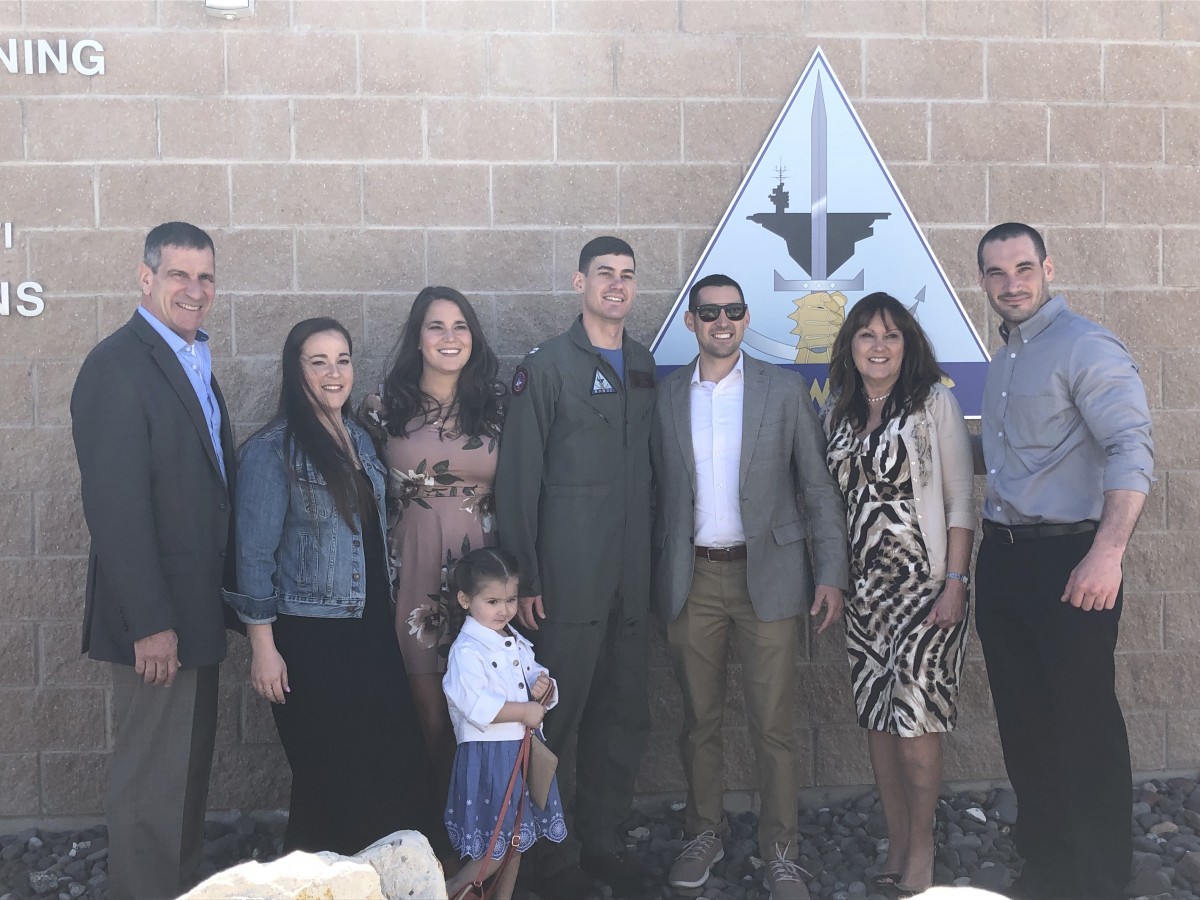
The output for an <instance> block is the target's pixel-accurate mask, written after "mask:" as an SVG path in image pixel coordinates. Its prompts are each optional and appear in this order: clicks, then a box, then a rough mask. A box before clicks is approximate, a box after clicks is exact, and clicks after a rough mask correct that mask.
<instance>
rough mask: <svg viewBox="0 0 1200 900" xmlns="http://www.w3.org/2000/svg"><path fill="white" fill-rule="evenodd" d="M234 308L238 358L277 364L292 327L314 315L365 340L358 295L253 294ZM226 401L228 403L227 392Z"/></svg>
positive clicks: (360, 300) (227, 378)
mask: <svg viewBox="0 0 1200 900" xmlns="http://www.w3.org/2000/svg"><path fill="white" fill-rule="evenodd" d="M232 306H233V320H234V324H235V327H236V329H237V346H236V352H237V354H238V356H265V357H270V358H271V359H273V360H274V361H275V362H276V363H278V360H279V354H280V352H281V351H282V350H283V340H284V338H285V337H287V333H288V332H289V331H290V330H291V328H292V326H293V325H295V324H296V323H297V322H299V321H301V320H302V319H309V318H312V317H313V316H331V317H333V318H335V319H337V320H338V321H339V322H341V323H342V324H343V325H345V326H346V330H347V331H349V332H350V336H351V337H352V338H353V339H354V340H355V341H356V342H357V341H359V340H361V338H362V299H361V297H359V296H358V295H357V294H340V293H339V294H305V295H300V296H297V295H280V294H250V295H247V296H242V297H237V298H236V299H234V300H233V301H232ZM235 362H236V361H235ZM276 377H278V373H276ZM223 380H224V381H228V382H232V381H234V378H232V377H225V378H224V379H223ZM225 399H226V400H227V401H228V400H229V394H228V393H227V394H226V398H225ZM230 415H233V411H232V409H231V410H230ZM235 418H236V417H235Z"/></svg>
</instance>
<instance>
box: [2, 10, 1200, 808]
mask: <svg viewBox="0 0 1200 900" xmlns="http://www.w3.org/2000/svg"><path fill="white" fill-rule="evenodd" d="M62 37H65V38H67V39H68V40H69V41H70V42H71V43H72V44H73V43H74V42H75V41H77V40H81V39H85V38H91V39H95V40H98V41H99V42H101V43H102V45H103V47H104V60H105V73H104V74H103V75H96V76H91V77H88V76H85V75H82V74H78V73H76V72H71V73H69V74H66V75H59V74H47V75H26V74H9V73H8V72H7V71H6V70H5V69H3V68H0V222H12V223H13V242H14V246H13V248H12V249H11V250H4V249H2V247H0V280H2V281H7V282H9V283H10V295H12V294H14V293H15V290H16V286H17V284H19V283H21V282H24V281H36V282H38V283H40V284H41V285H42V286H43V294H42V296H43V298H44V303H45V311H44V313H43V314H42V315H40V316H37V317H32V318H26V317H22V316H20V315H18V314H16V312H15V309H14V311H13V312H12V314H10V315H9V316H7V317H0V385H2V389H0V818H5V817H8V818H19V817H40V818H50V817H55V816H88V815H94V814H96V813H98V812H99V811H100V802H101V795H102V789H103V784H104V771H105V763H106V752H107V749H108V747H109V746H110V743H111V740H112V725H111V721H110V714H109V700H108V684H107V678H106V673H105V670H104V668H103V667H102V666H100V665H97V664H93V663H90V662H88V661H86V660H83V659H81V658H80V657H79V654H78V648H79V637H80V635H79V619H80V608H81V596H82V590H83V584H84V577H85V568H86V565H85V564H86V559H85V556H84V554H85V552H86V547H87V536H86V530H85V529H84V527H83V523H82V517H81V515H80V509H79V502H78V476H77V473H76V469H75V463H74V454H73V450H72V446H71V440H70V432H69V415H68V408H67V401H68V396H69V392H70V387H71V384H72V381H73V378H74V375H75V372H76V370H77V367H78V365H79V362H80V360H81V359H82V357H83V355H84V354H85V353H86V352H87V350H88V349H89V348H90V347H91V346H92V345H93V344H94V343H96V341H97V340H99V339H100V338H101V337H103V336H104V335H105V334H107V333H109V332H110V331H112V330H113V329H114V328H115V327H117V326H118V325H119V324H121V323H122V322H123V321H124V320H125V319H127V318H128V316H129V315H130V313H131V311H132V309H133V307H134V305H135V303H136V302H137V295H136V289H135V281H134V275H135V266H136V263H137V260H138V256H139V253H140V244H141V241H142V238H143V237H144V234H145V231H146V230H147V228H148V227H150V226H152V225H154V224H156V223H158V222H160V221H163V220H166V219H172V218H183V219H188V220H191V221H193V222H196V223H198V224H200V225H202V226H205V227H206V228H209V229H211V230H212V232H213V234H214V237H215V238H216V241H217V248H218V280H219V288H220V300H219V303H218V305H217V307H216V309H215V311H214V312H213V314H212V316H211V318H210V326H211V331H212V333H213V347H214V352H215V355H216V357H217V359H216V369H217V372H218V374H219V376H220V378H221V380H222V383H223V385H224V386H225V390H226V392H227V395H228V397H229V399H230V408H231V413H232V417H233V418H234V420H235V423H236V429H237V434H238V435H239V437H242V438H244V437H245V436H247V435H248V434H249V433H250V431H251V429H252V428H253V427H254V425H255V424H256V423H259V422H262V421H263V420H264V419H266V418H267V417H268V416H269V415H270V412H271V410H272V406H273V402H274V396H275V391H276V368H277V365H276V357H277V354H278V352H279V349H280V347H281V345H282V341H283V336H284V334H285V332H286V330H287V328H288V327H289V326H290V325H291V324H292V323H293V322H295V321H296V320H298V319H300V318H303V317H306V316H311V315H316V314H324V313H329V314H332V315H335V316H337V317H338V318H340V319H341V320H342V321H343V322H344V323H345V324H346V325H347V326H348V327H349V329H350V331H351V332H352V333H353V334H354V336H355V340H356V347H357V353H358V372H359V379H360V385H361V386H369V385H372V384H373V383H375V382H376V381H377V379H378V377H379V373H380V372H381V370H382V367H383V364H384V360H385V358H386V356H387V353H388V351H389V349H390V347H391V345H392V343H393V341H394V340H395V338H396V335H397V329H398V325H399V323H400V322H401V321H402V319H403V317H404V315H405V313H406V311H407V308H408V305H409V304H410V302H411V299H412V297H413V295H414V294H415V293H416V291H417V290H419V289H420V287H421V286H423V285H425V284H429V283H446V284H451V285H454V286H457V287H458V288H460V289H462V290H463V291H465V292H466V293H467V294H468V296H470V297H471V298H472V300H473V301H474V302H475V303H476V304H477V305H478V307H479V309H480V312H481V314H482V318H483V321H484V323H485V327H486V328H487V331H488V334H489V337H490V339H491V340H492V341H494V343H495V345H496V347H497V348H498V350H499V352H500V354H501V355H502V356H503V357H504V361H505V365H506V368H511V366H512V365H513V364H515V361H516V360H517V359H518V358H519V357H520V356H521V355H522V354H523V353H524V352H525V351H526V350H527V349H528V348H529V347H531V346H532V345H534V344H535V343H537V342H538V341H539V340H541V339H542V338H544V337H546V336H548V335H550V334H552V333H555V332H557V331H559V330H561V329H562V328H564V327H565V326H566V325H567V324H568V322H569V321H570V320H571V318H572V317H573V316H574V314H575V311H576V309H577V301H576V299H575V297H574V295H573V294H572V293H571V292H570V284H569V276H570V273H571V271H572V270H573V268H574V264H575V262H574V261H575V257H576V254H577V252H578V248H579V246H580V245H581V243H582V241H583V240H585V239H586V238H587V237H589V236H592V235H594V234H596V233H600V232H616V233H618V234H621V235H624V236H625V237H626V238H628V239H629V240H630V241H631V242H632V243H633V245H634V246H635V247H636V248H637V251H638V263H639V265H638V269H639V280H640V287H641V294H640V296H639V298H638V301H637V305H636V310H635V313H634V315H633V319H632V323H631V325H632V330H633V331H634V333H635V334H636V335H637V336H638V337H640V338H642V339H644V340H648V339H650V338H651V337H652V336H653V334H654V333H655V331H656V329H657V327H658V325H659V324H660V322H661V320H662V318H663V317H664V315H665V314H666V311H667V308H668V305H669V303H670V301H671V300H672V299H673V297H674V295H675V292H676V291H677V290H678V287H679V285H680V284H681V282H682V281H683V279H685V278H686V277H687V274H688V272H689V271H690V269H691V266H692V264H693V262H694V260H695V259H696V257H697V255H698V254H699V252H700V250H701V248H702V247H703V246H704V243H705V242H706V240H707V239H708V237H709V235H710V233H711V230H712V228H713V227H714V224H715V223H716V221H717V220H718V219H719V217H720V216H721V214H722V212H723V211H724V209H725V207H726V205H727V204H728V202H729V200H730V198H731V195H732V192H733V190H734V189H735V188H736V186H737V185H738V183H739V181H740V179H741V177H742V175H743V173H744V171H745V168H746V166H747V165H748V164H749V163H750V161H751V160H752V159H753V156H754V154H755V152H756V151H757V148H758V146H759V144H760V143H761V141H762V139H763V137H764V135H765V133H766V130H767V128H768V127H769V126H770V124H771V123H772V122H773V120H774V118H775V116H776V115H777V114H778V112H779V110H780V108H781V105H782V101H783V100H784V99H785V98H786V97H787V95H788V94H789V93H790V91H791V89H792V87H793V86H794V84H795V81H796V79H797V78H798V77H799V75H800V72H801V71H802V69H803V67H804V65H805V63H806V62H807V60H808V58H809V56H810V54H811V53H812V50H813V49H814V48H815V47H816V46H817V45H820V46H822V47H823V48H824V50H825V51H826V54H827V56H828V58H829V61H830V63H831V65H832V67H833V68H834V70H835V71H836V72H837V74H838V76H839V78H840V79H841V81H842V83H843V85H844V86H845V88H846V90H847V92H848V94H849V95H850V97H851V98H852V100H853V102H854V104H855V106H856V108H857V110H858V112H859V113H860V115H861V116H862V118H863V120H864V121H865V123H866V125H867V128H868V130H869V131H870V133H871V135H872V137H873V138H874V140H875V142H876V144H877V145H878V147H879V148H880V150H881V152H882V154H883V156H884V157H885V159H886V160H887V162H888V164H889V166H890V167H891V171H892V173H893V174H894V176H895V177H896V179H897V181H898V183H899V185H900V187H901V190H902V191H903V193H904V194H905V196H906V198H907V200H908V202H909V204H910V205H911V207H912V209H913V211H914V213H915V215H916V217H917V219H918V220H919V221H920V223H921V224H922V226H923V227H924V229H925V231H926V234H927V235H928V236H929V238H930V240H931V242H932V244H933V247H934V249H935V252H936V253H937V254H938V256H939V258H940V260H941V263H942V265H943V266H944V267H945V269H946V271H947V272H948V273H949V275H950V278H951V280H952V283H953V284H954V286H955V287H956V289H957V290H958V291H959V293H960V296H961V297H962V298H963V300H964V302H965V304H966V307H967V309H968V310H969V311H970V314H971V315H972V317H973V318H974V320H975V323H976V326H977V327H978V328H979V329H980V331H981V333H984V334H987V335H988V336H989V340H990V341H991V342H993V343H994V342H995V337H994V334H995V325H996V321H995V319H994V317H993V316H991V315H990V314H989V312H988V310H987V305H986V303H985V301H984V299H983V297H982V295H981V294H980V292H979V290H978V287H977V285H976V272H975V264H974V248H975V242H976V240H977V239H978V237H979V235H980V234H981V232H982V231H983V229H984V228H985V227H986V226H987V225H988V224H992V223H996V222H999V221H1003V220H1006V219H1011V218H1019V219H1025V220H1029V221H1031V222H1033V223H1036V224H1038V225H1041V226H1043V227H1044V228H1045V231H1046V234H1047V238H1048V241H1049V243H1050V246H1051V252H1052V253H1053V255H1054V257H1055V259H1056V262H1057V272H1058V278H1059V284H1060V285H1061V286H1063V287H1065V289H1066V290H1067V292H1068V294H1069V296H1070V298H1071V301H1072V303H1073V304H1074V306H1075V307H1076V308H1077V309H1079V310H1081V311H1083V312H1084V313H1086V314H1088V315H1090V316H1094V317H1095V318H1097V319H1099V320H1100V321H1101V322H1103V323H1105V324H1106V325H1108V326H1110V327H1111V328H1113V329H1114V330H1115V331H1116V332H1117V333H1118V334H1120V335H1121V336H1123V337H1124V338H1125V339H1126V341H1127V342H1128V343H1129V344H1130V346H1131V347H1132V349H1133V352H1134V354H1135V356H1136V357H1137V359H1138V361H1139V363H1140V364H1141V366H1142V373H1143V377H1144V379H1145V382H1146V388H1147V391H1148V392H1149V396H1150V403H1151V405H1152V407H1153V409H1154V420H1155V421H1154V425H1155V438H1156V442H1157V445H1158V465H1159V473H1158V474H1159V480H1158V484H1157V485H1156V487H1155V490H1154V493H1153V495H1152V497H1151V499H1150V502H1149V504H1148V506H1147V508H1146V512H1145V515H1144V516H1143V520H1142V524H1141V527H1140V529H1139V532H1138V534H1137V536H1136V538H1135V541H1134V545H1133V547H1132V548H1131V550H1130V552H1129V555H1128V558H1127V562H1128V565H1127V568H1126V574H1127V582H1126V584H1127V595H1126V610H1125V616H1124V627H1123V629H1122V636H1121V644H1120V655H1119V660H1118V677H1119V682H1120V693H1121V697H1122V700H1123V701H1124V704H1125V708H1126V711H1127V713H1128V718H1129V724H1130V737H1131V741H1132V745H1133V755H1134V766H1135V768H1137V769H1139V770H1143V771H1160V770H1171V769H1181V768H1185V769H1187V768H1190V769H1194V768H1196V767H1197V766H1198V765H1200V699H1198V695H1197V692H1196V690H1195V686H1196V684H1197V683H1198V682H1200V647H1198V646H1197V639H1198V637H1200V589H1198V588H1197V582H1198V581H1200V561H1198V560H1200V556H1198V555H1197V553H1196V546H1197V539H1198V537H1200V534H1198V532H1200V499H1197V498H1200V451H1198V450H1197V449H1196V445H1195V442H1194V437H1195V435H1196V434H1197V433H1200V379H1198V378H1197V374H1196V373H1197V365H1198V364H1200V352H1198V351H1197V349H1196V340H1197V336H1198V335H1200V302H1198V301H1200V290H1198V285H1200V228H1198V227H1197V225H1196V212H1195V211H1196V208H1197V205H1196V204H1197V200H1196V198H1197V196H1200V3H1193V2H1173V0H1162V2H1160V0H1152V2H1144V0H1111V2H1083V0H1065V2H1059V0H1028V2H1024V0H1001V2H966V0H928V2H920V0H914V2H905V0H882V2H875V0H857V2H856V0H846V2H842V0H790V2H760V0H744V2H702V0H606V2H596V0H495V2H486V0H484V2H451V0H425V2H418V0H412V2H385V0H377V2H358V0H258V2H257V14H256V15H255V16H254V17H253V18H250V19H244V20H241V21H235V22H223V21H221V20H218V19H214V18H211V17H208V16H206V15H205V14H204V11H203V7H202V2H201V0H107V2H51V0H0V47H3V48H6V47H7V43H6V41H7V39H8V38H16V39H18V40H19V41H23V40H24V39H26V38H35V39H36V38H51V39H54V40H57V39H58V38H62ZM14 306H15V304H14ZM805 646H806V650H805V654H804V658H803V659H801V660H800V661H799V663H798V666H799V684H800V690H799V691H798V693H797V696H796V708H797V712H798V713H799V716H798V718H799V723H798V729H797V735H796V745H797V748H798V751H799V758H800V766H801V782H802V784H804V785H808V786H839V785H853V784H863V783H868V782H869V781H870V768H869V765H868V761H867V757H866V753H865V742H864V740H863V736H862V733H861V732H860V731H859V729H858V728H857V727H856V726H855V725H854V724H853V716H852V713H851V699H850V692H849V685H848V673H847V665H846V662H845V658H844V653H843V651H842V644H841V638H840V636H839V635H826V636H824V637H822V638H820V639H809V640H808V641H807V642H806V644H805ZM972 651H973V652H972V656H971V660H970V662H969V663H968V665H967V673H966V684H965V691H964V696H963V698H962V722H961V727H960V728H959V730H958V731H957V732H956V733H955V734H954V736H953V737H952V738H950V739H949V741H948V742H947V766H946V774H947V777H948V778H950V779H960V780H965V779H983V778H993V777H1001V776H1002V775H1003V765H1002V762H1001V759H1000V753H999V749H998V741H997V737H996V732H995V727H994V725H993V722H992V713H991V704H990V700H989V697H988V691H987V686H986V680H985V675H984V669H983V664H982V661H981V660H980V658H979V654H978V644H977V642H975V643H974V644H973V646H972ZM733 671H734V674H733V677H732V680H731V684H730V701H731V702H730V704H729V716H728V722H727V747H728V761H727V769H728V772H727V777H728V783H729V785H730V787H733V788H745V787H749V786H750V785H751V783H752V766H751V754H750V750H749V742H748V740H747V736H746V729H745V719H744V717H743V714H742V703H741V702H740V696H741V691H742V685H741V681H740V679H739V677H738V674H737V668H736V667H735V668H734V670H733ZM246 677H247V653H246V648H245V646H244V644H243V643H242V642H241V640H240V639H236V640H234V641H232V645H231V653H230V659H229V661H228V662H227V664H226V665H225V667H224V670H223V673H222V689H221V691H222V693H221V726H220V737H219V747H218V751H217V760H216V765H215V768H214V772H213V786H212V787H213V789H212V794H211V802H212V806H213V808H215V809H222V808H230V807H243V808H254V807H275V806H280V805H283V804H284V803H285V802H286V796H287V784H288V776H287V768H286V765H285V762H284V758H283V754H282V753H281V751H280V748H279V747H278V745H277V744H276V742H275V736H274V728H273V725H272V722H271V718H270V714H269V712H268V710H267V709H266V706H265V704H264V703H263V702H262V701H261V700H259V698H257V697H256V696H255V695H254V694H253V693H252V692H251V691H249V690H248V689H247V687H246ZM651 688H652V694H653V696H654V710H655V730H654V733H653V739H652V742H651V751H650V753H649V755H648V756H647V758H646V762H645V764H644V767H643V772H642V778H641V788H642V790H644V791H647V792H657V791H672V790H678V789H681V788H682V781H681V778H680V776H679V769H678V764H677V761H676V751H675V736H676V732H677V728H678V725H679V716H678V712H677V707H678V691H677V689H676V687H675V685H674V681H673V678H672V676H671V674H670V671H669V669H668V667H667V663H666V656H665V654H664V652H663V648H662V645H661V643H660V644H658V645H657V646H656V648H655V652H654V659H653V671H652V684H651Z"/></svg>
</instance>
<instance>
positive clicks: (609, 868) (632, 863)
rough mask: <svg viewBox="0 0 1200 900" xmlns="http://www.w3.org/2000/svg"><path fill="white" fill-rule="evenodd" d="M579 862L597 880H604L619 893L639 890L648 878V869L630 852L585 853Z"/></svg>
mask: <svg viewBox="0 0 1200 900" xmlns="http://www.w3.org/2000/svg"><path fill="white" fill-rule="evenodd" d="M579 864H580V865H581V866H583V869H584V871H585V872H587V873H588V874H589V875H591V876H592V877H593V878H595V879H596V880H597V881H603V882H604V883H605V884H607V885H608V886H609V887H611V888H612V889H613V891H615V892H618V893H631V892H634V891H637V890H638V889H639V888H641V886H642V882H643V880H645V878H646V870H645V869H644V868H643V867H642V864H641V863H640V862H638V861H637V859H636V858H635V857H634V856H633V855H632V854H630V853H620V852H617V853H598V854H596V855H591V854H584V856H583V858H582V859H581V860H580V861H579Z"/></svg>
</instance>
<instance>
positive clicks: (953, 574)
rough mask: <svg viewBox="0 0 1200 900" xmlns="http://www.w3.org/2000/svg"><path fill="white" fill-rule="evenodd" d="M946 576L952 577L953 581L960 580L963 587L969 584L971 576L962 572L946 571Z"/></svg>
mask: <svg viewBox="0 0 1200 900" xmlns="http://www.w3.org/2000/svg"><path fill="white" fill-rule="evenodd" d="M946 577H947V578H953V579H954V580H955V581H961V582H962V585H963V587H969V586H970V584H971V576H970V575H964V574H963V573H962V572H947V573H946Z"/></svg>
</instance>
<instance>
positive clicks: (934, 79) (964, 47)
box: [866, 38, 984, 100]
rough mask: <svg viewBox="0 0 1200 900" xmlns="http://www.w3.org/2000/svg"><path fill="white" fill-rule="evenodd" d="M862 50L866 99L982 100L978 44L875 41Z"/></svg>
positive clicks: (981, 65) (883, 39)
mask: <svg viewBox="0 0 1200 900" xmlns="http://www.w3.org/2000/svg"><path fill="white" fill-rule="evenodd" d="M866 47H867V49H866V57H867V83H866V94H867V96H868V97H896V98H902V99H910V98H912V97H938V98H944V99H962V100H977V99H982V98H983V96H984V92H983V91H984V82H983V44H982V42H979V41H962V40H907V39H901V38H896V39H886V38H879V39H871V40H868V41H867V42H866Z"/></svg>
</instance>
